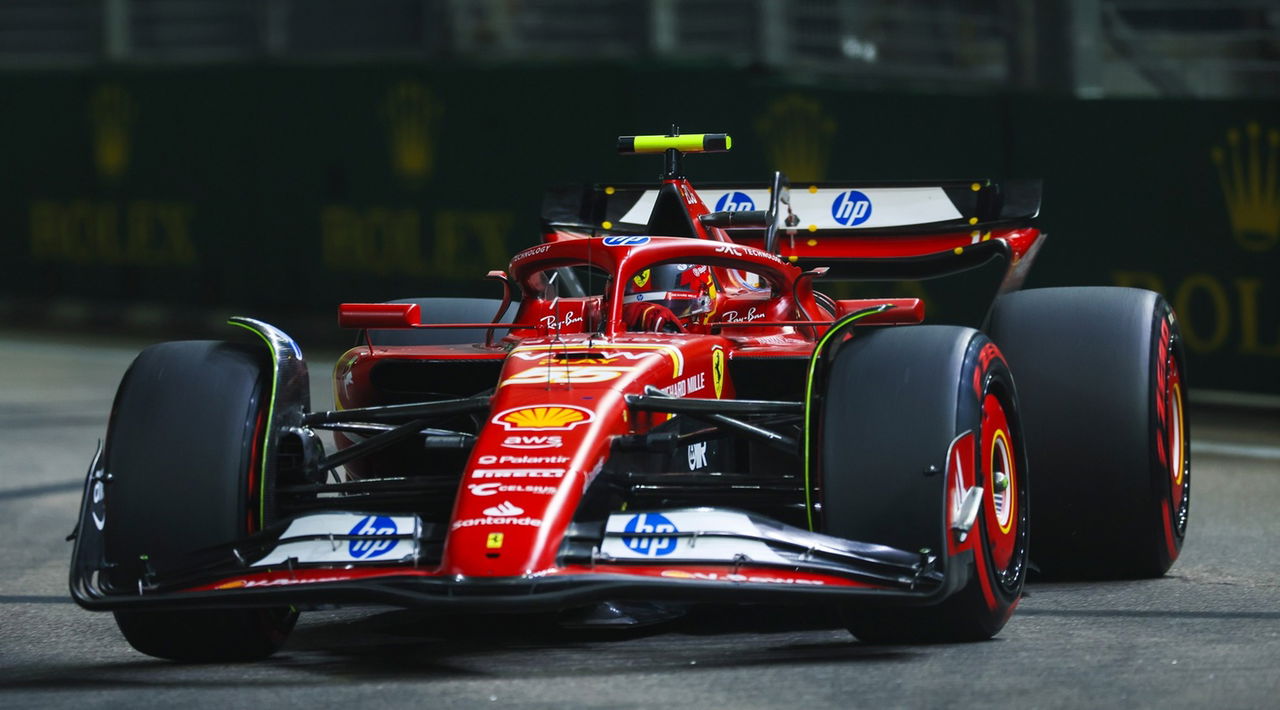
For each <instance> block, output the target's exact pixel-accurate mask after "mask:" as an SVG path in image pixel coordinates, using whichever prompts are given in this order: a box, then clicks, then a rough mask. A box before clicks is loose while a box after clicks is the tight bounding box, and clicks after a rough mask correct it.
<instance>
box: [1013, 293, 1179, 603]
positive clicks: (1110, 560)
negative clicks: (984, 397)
mask: <svg viewBox="0 0 1280 710" xmlns="http://www.w3.org/2000/svg"><path fill="white" fill-rule="evenodd" d="M988 332H990V333H991V337H992V338H993V339H994V340H995V341H996V342H997V343H999V345H1000V348H1001V350H1002V351H1003V352H1004V353H1005V354H1006V356H1007V357H1008V359H1009V362H1010V364H1011V366H1012V367H1013V369H1014V371H1015V372H1017V373H1018V389H1019V393H1020V395H1021V397H1022V406H1023V421H1024V423H1025V425H1026V429H1027V437H1028V439H1027V445H1028V450H1029V455H1030V458H1031V460H1032V461H1034V462H1035V466H1036V478H1035V482H1034V483H1033V484H1032V492H1031V496H1032V498H1034V499H1036V501H1037V505H1036V521H1035V525H1034V528H1035V529H1034V535H1033V537H1034V538H1035V541H1036V542H1035V547H1034V549H1033V550H1032V560H1033V561H1034V562H1035V563H1036V564H1037V565H1038V566H1039V567H1040V568H1041V569H1042V570H1043V571H1044V573H1045V575H1046V576H1048V577H1057V578H1067V577H1110V578H1115V577H1158V576H1160V575H1162V574H1164V573H1165V572H1166V571H1167V570H1168V569H1169V567H1170V566H1171V565H1172V564H1173V562H1174V560H1176V559H1177V557H1178V554H1179V552H1180V551H1181V549H1182V543H1183V540H1184V538H1185V537H1186V530H1187V516H1188V513H1189V510H1190V503H1191V496H1190V476H1191V459H1190V453H1189V440H1188V426H1187V418H1186V407H1185V401H1186V399H1185V398H1186V379H1185V372H1184V368H1183V362H1184V356H1183V348H1182V339H1181V335H1180V333H1179V331H1178V323H1177V320H1176V318H1175V317H1174V314H1173V311H1172V309H1171V308H1170V307H1169V304H1168V303H1166V302H1165V300H1164V299H1163V298H1161V297H1160V295H1159V294H1156V293H1153V292H1151V291H1143V290H1139V289H1127V288H1051V289H1034V290H1030V291H1021V292H1016V293H1011V294H1008V295H1005V296H1002V297H1001V298H1000V299H998V300H997V301H996V304H995V306H994V308H993V309H992V313H991V319H990V323H989V327H988ZM1039 501H1044V502H1043V503H1040V502H1039Z"/></svg>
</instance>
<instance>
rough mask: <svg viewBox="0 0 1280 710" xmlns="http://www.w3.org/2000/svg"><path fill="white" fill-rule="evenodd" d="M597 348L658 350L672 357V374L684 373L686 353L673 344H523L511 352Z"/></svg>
mask: <svg viewBox="0 0 1280 710" xmlns="http://www.w3.org/2000/svg"><path fill="white" fill-rule="evenodd" d="M596 350H603V351H606V352H607V351H610V350H620V351H622V352H626V351H628V350H657V351H660V352H661V353H663V354H665V355H666V356H667V357H669V358H671V365H672V367H671V370H672V373H671V376H672V377H679V376H680V375H681V374H683V373H684V353H682V352H680V348H677V347H675V346H673V345H646V344H641V343H628V344H626V345H610V344H608V343H597V344H596V345H595V346H594V347H591V348H587V347H585V346H583V347H574V346H572V345H569V346H566V345H521V346H520V347H517V348H514V349H512V351H511V353H512V354H515V353H542V352H549V353H563V352H574V353H576V352H592V351H596Z"/></svg>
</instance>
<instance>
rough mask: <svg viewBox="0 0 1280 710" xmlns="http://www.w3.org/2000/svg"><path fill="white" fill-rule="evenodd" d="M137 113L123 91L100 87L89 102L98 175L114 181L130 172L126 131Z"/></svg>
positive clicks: (110, 87) (94, 160)
mask: <svg viewBox="0 0 1280 710" xmlns="http://www.w3.org/2000/svg"><path fill="white" fill-rule="evenodd" d="M135 117H136V112H135V110H134V106H133V101H132V99H130V98H129V95H128V94H127V93H125V91H124V89H122V88H120V87H119V86H117V85H115V84H103V85H102V86H99V87H98V90H97V91H95V92H93V96H92V97H90V99H89V123H90V125H91V127H92V135H93V165H94V167H95V168H97V170H98V175H99V176H101V177H103V178H106V179H108V180H116V179H118V178H120V177H121V176H123V175H124V173H125V171H126V170H127V169H128V168H129V152H130V149H131V148H132V145H131V143H130V140H129V138H130V136H129V129H130V127H131V126H132V125H133V121H134V118H135Z"/></svg>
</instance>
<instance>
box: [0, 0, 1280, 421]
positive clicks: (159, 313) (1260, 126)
mask: <svg viewBox="0 0 1280 710" xmlns="http://www.w3.org/2000/svg"><path fill="white" fill-rule="evenodd" d="M0 102H2V103H0V126H3V129H2V130H0V161H2V162H0V165H3V170H0V234H2V235H3V245H4V250H3V257H2V258H3V262H0V263H3V267H2V268H3V271H2V272H0V275H2V276H3V278H2V279H0V327H32V326H42V327H52V328H63V329H74V330H79V329H92V330H106V331H116V332H142V333H163V334H170V333H205V332H209V331H213V330H216V329H217V328H218V325H217V324H218V323H219V322H220V321H221V320H222V319H223V318H224V317H225V316H226V315H227V314H230V313H241V314H244V315H254V316H257V317H263V318H266V319H271V320H274V321H275V322H277V323H278V324H279V325H280V326H282V327H283V328H285V329H286V330H290V331H292V332H294V333H295V335H297V336H299V339H300V340H302V342H303V345H304V346H309V345H315V344H319V345H324V346H329V345H335V344H343V343H346V342H348V341H349V336H350V334H347V333H342V332H340V331H338V330H337V329H336V327H330V325H331V324H332V323H333V322H334V316H333V314H334V313H335V309H336V305H337V304H338V303H339V302H341V301H344V300H345V301H357V300H385V299H390V298H397V297H406V296H424V295H444V294H464V295H491V294H490V289H492V288H493V286H492V284H486V283H485V282H483V281H482V276H483V275H484V273H485V272H486V271H488V270H489V269H496V268H505V266H506V262H507V257H508V256H509V255H510V254H511V253H512V252H514V251H515V250H517V249H520V248H523V247H525V246H529V245H531V244H533V243H534V242H535V241H537V239H538V214H539V207H540V203H541V194H542V190H543V188H544V187H547V186H549V185H552V184H556V183H564V182H606V183H607V182H611V181H619V182H626V181H648V180H652V179H654V178H655V177H656V175H657V173H658V170H659V166H658V165H657V164H656V163H655V162H653V161H651V160H647V159H637V158H623V157H619V156H617V155H615V153H614V150H613V146H614V138H615V137H616V136H617V135H619V134H630V133H661V132H665V131H666V130H667V129H668V128H669V126H670V125H671V124H672V122H679V124H680V126H681V128H682V129H683V130H684V131H685V132H691V133H692V132H704V131H725V132H728V133H730V134H732V135H733V137H734V151H733V152H732V153H730V154H728V155H722V156H705V157H703V156H698V157H693V158H690V159H689V161H688V164H687V165H686V168H687V170H688V172H689V175H690V177H691V179H693V180H694V182H695V184H696V183H697V182H698V181H723V180H740V181H741V180H749V181H753V182H755V181H761V182H762V181H764V180H765V179H766V177H767V176H768V175H769V173H770V171H771V170H773V169H782V170H784V171H785V172H786V173H787V174H788V175H789V176H790V178H791V180H792V182H793V183H803V182H805V181H819V180H827V181H833V180H876V179H900V178H904V179H937V178H978V177H992V178H997V179H999V178H1005V177H1042V178H1044V180H1045V195H1044V203H1043V211H1042V217H1041V222H1040V223H1041V226H1042V228H1043V229H1045V230H1046V231H1047V232H1048V233H1049V234H1050V240H1049V243H1048V246H1047V247H1046V248H1045V249H1044V251H1043V252H1042V253H1041V255H1040V257H1039V260H1038V262H1037V266H1036V268H1035V269H1034V270H1033V271H1032V276H1031V280H1030V284H1029V285H1031V286H1050V285H1071V284H1120V285H1134V286H1142V287H1147V288H1155V289H1157V290H1160V291H1162V292H1163V293H1164V294H1165V295H1166V297H1167V298H1169V300H1170V301H1171V302H1172V303H1173V304H1174V307H1175V308H1176V309H1177V310H1178V312H1179V314H1180V317H1181V319H1182V327H1183V333H1184V336H1185V338H1186V341H1187V344H1188V346H1189V348H1190V351H1191V356H1192V357H1191V363H1190V367H1191V371H1192V373H1191V377H1192V380H1193V381H1194V382H1195V383H1196V385H1197V386H1198V389H1199V391H1206V390H1229V391H1233V392H1238V393H1239V392H1242V393H1246V394H1250V393H1252V394H1257V395H1270V396H1273V397H1274V396H1280V374H1277V373H1278V372H1280V369H1278V367H1277V366H1280V275H1278V267H1280V188H1278V186H1277V179H1278V178H1277V172H1278V162H1280V159H1278V150H1280V0H1255V1H1253V2H1247V1H1244V0H1239V1H1236V0H1222V1H1214V0H1077V1H1068V0H1039V1H1033V0H997V1H991V0H987V1H980V0H896V1H895V2H865V1H859V2H855V1H853V0H631V1H624V0H4V1H3V2H0ZM908 288H911V289H916V290H918V291H921V292H923V293H925V294H926V295H930V294H931V292H932V291H933V289H934V286H933V285H932V284H931V283H928V282H927V283H924V284H914V285H910V286H909V287H908ZM940 308H942V309H943V310H945V304H940ZM1275 401H1280V400H1275Z"/></svg>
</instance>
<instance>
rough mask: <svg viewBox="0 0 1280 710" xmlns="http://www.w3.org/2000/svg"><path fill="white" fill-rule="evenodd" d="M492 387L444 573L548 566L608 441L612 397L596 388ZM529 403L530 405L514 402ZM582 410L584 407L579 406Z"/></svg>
mask: <svg viewBox="0 0 1280 710" xmlns="http://www.w3.org/2000/svg"><path fill="white" fill-rule="evenodd" d="M528 390H529V388H528V387H524V386H521V387H513V388H501V389H500V391H499V393H498V395H497V396H496V397H495V398H494V403H495V407H494V411H495V412H496V413H495V414H493V415H492V416H491V417H490V421H489V423H488V425H487V426H486V427H485V428H484V430H483V432H482V433H481V435H480V437H479V438H478V439H477V441H476V447H475V450H474V453H473V454H472V457H471V461H470V462H469V463H468V468H467V472H466V474H465V476H464V477H463V480H462V485H461V486H460V487H459V490H458V498H457V501H456V503H455V504H454V511H453V519H452V521H451V522H450V525H449V534H448V538H447V542H446V544H445V555H444V571H445V572H446V573H448V574H453V575H463V576H467V577H513V576H521V575H527V574H534V573H537V572H538V571H540V570H546V569H549V568H551V567H553V566H554V565H555V557H556V553H557V552H558V550H559V545H560V541H561V539H562V538H563V537H564V533H565V530H566V529H567V528H568V526H569V524H570V523H571V522H572V519H573V514H574V511H576V510H577V508H578V503H579V502H580V501H581V499H582V494H583V492H584V491H585V490H586V487H587V485H588V484H589V483H590V482H591V480H592V478H593V477H594V476H595V475H596V474H597V473H599V471H600V468H601V467H602V466H603V465H604V459H605V456H606V455H607V453H608V449H609V443H610V439H611V438H612V436H613V435H614V434H616V433H620V432H622V431H623V430H624V429H625V426H626V423H625V422H624V421H623V417H622V409H623V406H624V404H625V403H624V401H623V399H622V397H621V396H620V395H619V394H617V393H616V392H613V391H612V390H609V389H607V388H605V389H591V390H586V389H579V388H576V387H575V388H574V389H572V390H568V389H565V390H563V391H558V390H556V391H549V390H547V389H546V388H545V387H542V388H536V387H535V388H533V389H532V391H528ZM530 399H535V400H536V401H534V402H533V403H529V404H519V402H527V401H529V400H530ZM585 405H591V406H585Z"/></svg>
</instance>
